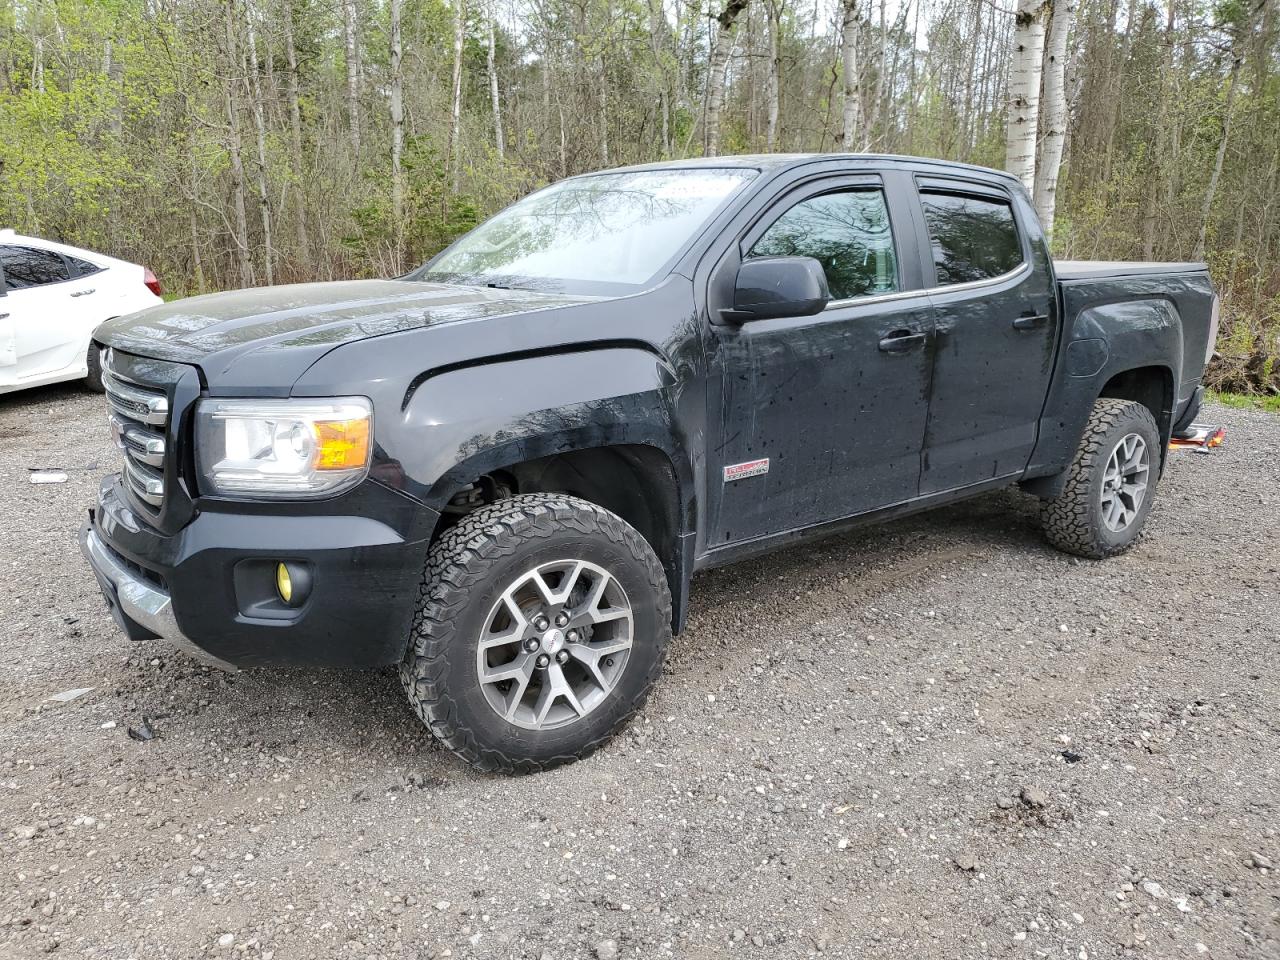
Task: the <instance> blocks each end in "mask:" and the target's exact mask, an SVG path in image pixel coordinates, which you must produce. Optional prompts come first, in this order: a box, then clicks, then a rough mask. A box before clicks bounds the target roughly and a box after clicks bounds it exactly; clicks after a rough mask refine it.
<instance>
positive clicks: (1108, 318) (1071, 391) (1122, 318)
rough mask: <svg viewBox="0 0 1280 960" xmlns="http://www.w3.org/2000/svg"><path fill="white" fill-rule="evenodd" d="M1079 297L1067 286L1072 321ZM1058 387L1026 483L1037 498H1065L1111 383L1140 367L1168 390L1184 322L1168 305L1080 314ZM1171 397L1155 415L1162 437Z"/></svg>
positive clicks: (1135, 302) (1068, 337)
mask: <svg viewBox="0 0 1280 960" xmlns="http://www.w3.org/2000/svg"><path fill="white" fill-rule="evenodd" d="M1074 294H1075V291H1074V290H1073V289H1072V288H1071V286H1070V285H1067V286H1065V287H1064V294H1063V296H1064V301H1065V304H1066V312H1067V314H1068V315H1069V316H1070V314H1071V308H1072V300H1073V298H1074ZM1064 343H1065V349H1063V350H1062V351H1061V352H1060V353H1059V356H1058V361H1057V369H1056V370H1055V374H1054V379H1053V387H1052V389H1051V390H1050V393H1049V397H1048V400H1047V401H1046V403H1045V408H1044V411H1043V413H1042V415H1041V419H1040V431H1039V438H1038V440H1037V442H1036V447H1035V450H1034V451H1032V454H1031V460H1030V462H1029V464H1028V466H1027V471H1026V475H1025V478H1024V480H1025V481H1032V480H1035V481H1036V482H1034V483H1030V482H1027V483H1026V486H1027V487H1028V489H1029V490H1030V491H1031V492H1032V493H1035V494H1037V495H1039V496H1054V495H1056V494H1057V493H1058V492H1060V491H1061V487H1062V483H1063V482H1064V481H1065V473H1063V471H1065V469H1066V467H1067V466H1068V465H1069V464H1070V462H1071V459H1072V457H1074V455H1075V452H1076V447H1077V445H1078V444H1079V442H1080V437H1081V436H1082V435H1083V433H1084V428H1085V424H1086V422H1087V421H1088V419H1089V414H1090V412H1091V411H1092V409H1093V403H1094V401H1095V400H1097V399H1098V397H1100V396H1101V395H1102V392H1103V389H1104V388H1105V387H1106V385H1107V383H1108V382H1110V381H1111V380H1112V379H1113V378H1115V377H1117V376H1119V375H1120V374H1122V373H1125V372H1126V371H1130V370H1137V369H1140V368H1147V369H1151V368H1154V369H1155V370H1158V371H1160V372H1161V374H1162V375H1163V377H1164V379H1165V381H1166V383H1167V384H1169V385H1170V386H1171V385H1172V384H1173V383H1174V378H1175V371H1178V370H1181V369H1182V354H1183V342H1182V321H1181V318H1180V317H1179V316H1178V311H1177V308H1176V307H1175V306H1174V304H1173V303H1172V302H1171V301H1170V300H1169V299H1167V298H1164V297H1152V298H1148V299H1131V300H1122V301H1116V302H1110V303H1103V304H1097V305H1095V306H1088V307H1086V308H1084V309H1081V310H1079V312H1078V313H1076V314H1075V316H1074V318H1073V320H1072V321H1071V323H1070V325H1069V327H1068V329H1067V331H1066V334H1065V339H1064ZM1163 392H1164V393H1165V397H1164V403H1163V409H1161V410H1157V411H1154V414H1155V418H1156V423H1157V424H1158V425H1159V427H1160V432H1161V437H1162V439H1164V440H1167V439H1168V436H1169V428H1170V421H1171V417H1172V413H1173V404H1174V397H1173V391H1172V390H1171V389H1166V390H1164V391H1163Z"/></svg>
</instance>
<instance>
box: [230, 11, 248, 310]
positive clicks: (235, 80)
mask: <svg viewBox="0 0 1280 960" xmlns="http://www.w3.org/2000/svg"><path fill="white" fill-rule="evenodd" d="M238 21H239V18H238V17H237V16H236V4H235V0H227V3H226V17H225V27H226V40H227V62H226V79H225V80H224V81H223V93H224V99H225V101H226V111H227V156H228V157H229V158H230V160H231V209H232V211H233V213H234V215H235V228H234V230H233V233H232V239H233V241H234V242H235V253H236V264H237V266H238V267H239V269H240V285H241V286H242V287H251V286H253V261H252V259H251V258H250V254H249V217H248V214H247V213H246V209H245V207H246V205H245V196H244V156H243V153H242V146H241V143H240V108H239V106H238V105H237V103H236V100H237V99H238V98H239V89H238V88H239V87H240V86H241V82H242V80H243V77H242V76H239V75H240V74H242V73H243V72H244V60H243V58H242V57H241V56H240V52H239V50H240V44H239V42H238V40H237V38H236V24H237V23H238Z"/></svg>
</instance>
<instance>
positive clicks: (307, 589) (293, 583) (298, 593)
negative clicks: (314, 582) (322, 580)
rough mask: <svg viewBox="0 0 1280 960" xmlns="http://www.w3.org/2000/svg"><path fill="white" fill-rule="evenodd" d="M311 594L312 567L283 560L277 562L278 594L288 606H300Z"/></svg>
mask: <svg viewBox="0 0 1280 960" xmlns="http://www.w3.org/2000/svg"><path fill="white" fill-rule="evenodd" d="M310 595H311V567H310V566H308V565H307V564H305V563H298V562H295V561H290V560H281V561H279V562H278V563H277V564H276V596H278V597H279V598H280V599H281V601H283V603H284V605H285V606H286V607H300V606H302V605H303V604H304V603H306V602H307V597H309V596H310Z"/></svg>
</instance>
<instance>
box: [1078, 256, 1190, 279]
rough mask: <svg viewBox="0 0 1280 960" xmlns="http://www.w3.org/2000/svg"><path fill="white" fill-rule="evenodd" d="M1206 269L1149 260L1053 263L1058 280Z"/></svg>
mask: <svg viewBox="0 0 1280 960" xmlns="http://www.w3.org/2000/svg"><path fill="white" fill-rule="evenodd" d="M1208 269H1209V267H1208V265H1207V264H1203V263H1157V262H1154V261H1149V260H1055V261H1053V272H1054V274H1055V275H1056V276H1057V278H1058V279H1059V280H1102V279H1108V278H1114V277H1142V276H1150V275H1152V274H1174V273H1204V272H1206V271H1208Z"/></svg>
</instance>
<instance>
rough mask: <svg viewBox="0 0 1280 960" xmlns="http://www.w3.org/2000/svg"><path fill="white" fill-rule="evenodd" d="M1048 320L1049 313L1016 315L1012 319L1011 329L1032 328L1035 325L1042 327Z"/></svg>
mask: <svg viewBox="0 0 1280 960" xmlns="http://www.w3.org/2000/svg"><path fill="white" fill-rule="evenodd" d="M1048 322H1049V315H1048V314H1047V313H1042V314H1040V315H1038V316H1035V317H1018V319H1016V320H1014V321H1013V329H1015V330H1034V329H1035V328H1036V327H1042V326H1044V325H1045V324H1046V323H1048Z"/></svg>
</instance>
